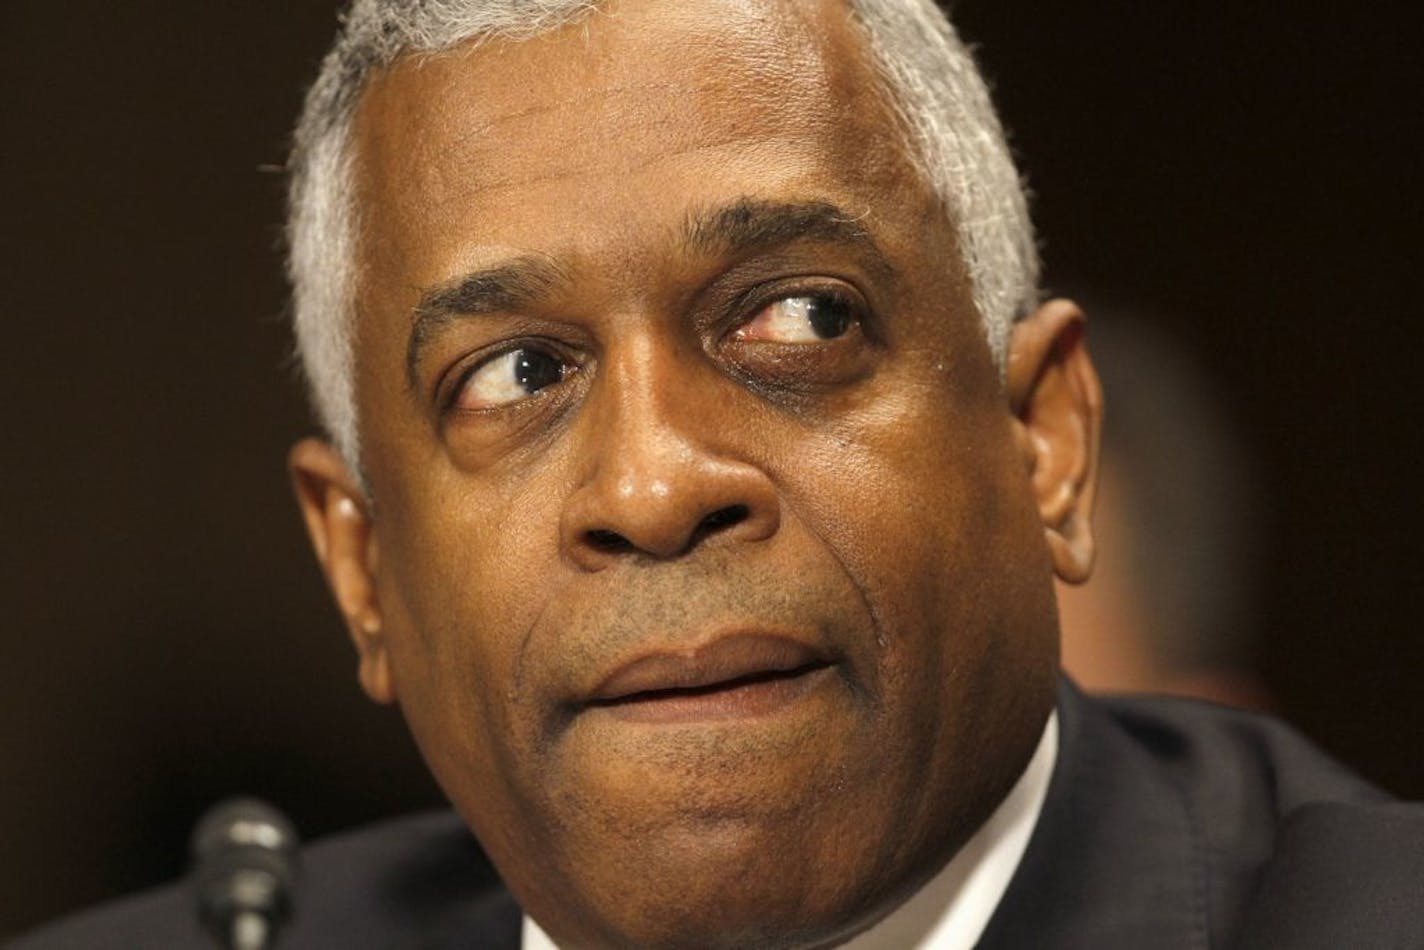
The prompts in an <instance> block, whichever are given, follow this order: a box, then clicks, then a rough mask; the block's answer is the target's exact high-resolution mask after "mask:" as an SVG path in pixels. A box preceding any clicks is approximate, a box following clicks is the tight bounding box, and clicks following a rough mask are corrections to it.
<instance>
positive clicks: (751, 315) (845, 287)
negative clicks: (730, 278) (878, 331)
mask: <svg viewBox="0 0 1424 950" xmlns="http://www.w3.org/2000/svg"><path fill="white" fill-rule="evenodd" d="M798 297H799V298H829V299H833V300H835V301H836V302H837V303H840V304H842V305H843V306H845V307H846V308H847V309H848V310H849V311H850V312H851V314H852V316H853V322H854V325H855V326H858V327H860V328H861V329H862V330H863V331H865V330H867V329H868V328H867V327H866V326H865V324H866V320H867V318H868V317H869V316H870V314H871V310H870V305H869V303H867V301H866V299H865V296H864V295H863V294H862V293H860V291H859V289H858V288H856V287H855V286H854V285H852V284H849V283H847V282H846V281H844V280H841V279H839V278H829V277H826V278H800V279H797V280H788V281H777V282H775V283H773V284H772V285H771V286H769V287H758V288H753V289H752V290H751V291H749V292H748V293H746V294H743V295H742V299H741V301H740V302H739V305H738V306H737V307H736V312H737V313H738V314H739V316H738V317H737V318H736V323H735V324H734V325H733V326H732V327H731V330H730V332H729V334H728V336H729V337H730V338H732V339H743V340H744V339H745V338H743V337H740V336H739V334H740V333H741V331H742V330H743V329H744V328H745V327H747V326H748V325H749V324H750V323H751V322H752V321H753V320H755V319H756V318H757V317H758V316H760V315H761V314H762V313H763V312H764V311H765V310H766V309H767V308H768V307H771V306H774V305H776V304H778V303H781V302H783V301H787V300H795V299H797V298H798ZM832 339H839V338H838V337H836V338H832ZM747 342H765V343H769V344H770V343H775V342H776V341H773V340H766V341H755V340H748V341H747ZM825 342H828V343H829V342H831V340H827V341H825ZM788 345H806V344H788Z"/></svg>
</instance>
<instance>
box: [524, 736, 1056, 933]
mask: <svg viewBox="0 0 1424 950" xmlns="http://www.w3.org/2000/svg"><path fill="white" fill-rule="evenodd" d="M1057 758H1058V713H1056V712H1055V713H1053V714H1052V715H1051V716H1049V717H1048V722H1047V724H1046V725H1044V727H1043V735H1042V737H1041V738H1040V739H1039V740H1038V748H1037V749H1036V750H1034V753H1033V757H1032V758H1031V759H1029V761H1028V765H1027V766H1026V767H1025V768H1024V771H1023V774H1022V775H1020V776H1019V780H1018V782H1016V783H1015V784H1014V787H1013V789H1012V790H1010V792H1009V794H1008V795H1006V796H1005V797H1004V800H1003V801H1002V802H1000V803H999V807H998V808H996V809H994V813H993V814H992V815H990V816H989V820H988V821H986V822H984V824H983V825H981V826H980V828H979V830H978V831H976V832H974V835H973V837H971V838H970V839H969V840H968V841H967V842H966V843H965V845H964V847H962V848H960V849H959V852H958V853H957V854H956V855H955V856H954V857H953V858H952V859H951V860H950V862H949V863H948V864H946V865H945V866H944V869H943V870H942V871H940V872H939V873H938V874H936V875H935V876H934V877H933V878H931V879H930V881H929V883H928V884H926V885H925V886H924V887H922V888H920V889H919V890H918V891H917V892H915V894H914V896H913V897H911V898H910V899H909V900H907V901H905V903H903V904H901V905H900V906H899V907H897V908H896V909H895V910H894V911H892V912H891V914H890V915H889V916H888V917H886V918H885V919H884V920H882V921H880V923H878V924H876V925H875V926H873V927H871V928H870V929H869V930H867V931H865V932H864V933H862V934H860V935H859V936H857V937H854V938H852V939H851V941H850V942H849V943H846V944H844V945H843V946H842V950H970V948H972V947H973V946H974V943H975V941H977V940H978V939H979V937H980V935H982V934H983V933H984V928H985V927H986V926H988V923H989V918H990V917H992V916H993V915H994V909H995V908H996V907H998V906H999V901H1001V900H1002V899H1003V897H1004V892H1005V891H1006V890H1008V887H1009V881H1010V880H1011V879H1012V878H1013V876H1014V872H1015V871H1016V870H1018V866H1019V861H1020V860H1022V859H1023V853H1024V849H1025V848H1026V847H1028V839H1029V836H1030V835H1031V834H1033V828H1034V825H1036V824H1037V823H1038V816H1039V813H1040V812H1041V811H1043V800H1044V798H1045V797H1046V796H1047V795H1048V780H1049V779H1050V778H1051V777H1052V775H1053V763H1054V761H1055V760H1056V759H1057ZM523 948H524V950H559V948H558V947H557V946H556V945H555V943H554V942H553V941H552V940H550V939H549V937H548V935H546V934H545V933H544V931H543V930H541V929H539V925H538V924H536V923H534V921H533V920H532V919H530V918H529V917H527V916H526V917H525V918H524V933H523Z"/></svg>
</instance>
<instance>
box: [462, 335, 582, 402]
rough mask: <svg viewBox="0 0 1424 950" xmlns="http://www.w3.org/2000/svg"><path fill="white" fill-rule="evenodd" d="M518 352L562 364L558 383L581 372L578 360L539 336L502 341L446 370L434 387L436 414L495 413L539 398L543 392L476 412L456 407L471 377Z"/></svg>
mask: <svg viewBox="0 0 1424 950" xmlns="http://www.w3.org/2000/svg"><path fill="white" fill-rule="evenodd" d="M521 350H533V351H536V352H540V353H544V354H545V355H547V356H551V357H553V358H554V359H557V360H558V361H559V362H560V363H562V364H564V367H565V370H564V372H563V375H562V377H561V379H560V380H559V382H560V383H562V382H564V381H566V380H567V379H568V378H569V377H570V376H572V375H574V374H575V373H577V372H578V371H579V370H580V369H582V368H583V367H582V365H581V363H580V362H579V360H578V359H577V358H575V357H574V356H573V355H571V354H570V353H569V351H568V348H567V347H565V346H562V345H560V344H558V343H556V342H554V341H552V340H549V339H546V338H542V337H534V338H530V337H522V338H519V339H513V340H504V341H501V342H500V343H498V344H495V345H493V346H492V347H490V348H487V349H484V350H480V351H476V352H475V353H471V354H468V355H467V356H466V358H465V359H463V360H460V361H458V362H456V363H455V364H453V365H452V366H451V367H450V368H449V369H448V370H446V372H445V373H444V374H442V376H441V377H440V378H439V380H438V381H437V382H436V387H435V404H436V408H437V411H438V412H439V413H440V414H441V415H445V414H448V413H452V412H490V411H496V410H500V409H507V408H509V407H511V406H517V405H521V404H523V403H527V402H529V401H530V400H531V399H533V398H534V397H535V396H538V395H539V394H540V393H542V392H544V391H545V390H542V389H541V390H540V391H539V392H538V393H531V394H530V395H529V396H528V397H527V398H524V399H516V400H513V401H511V402H508V403H501V404H498V405H494V406H485V407H481V408H478V409H464V410H462V409H461V408H460V407H459V405H458V403H459V401H460V395H461V393H463V392H464V391H465V387H466V386H467V385H468V384H469V382H470V380H471V378H473V377H474V375H475V374H476V373H478V372H479V371H480V370H482V369H485V368H486V367H488V366H489V365H491V364H492V363H495V362H497V361H499V360H501V359H504V358H505V357H507V356H509V355H510V354H512V353H517V352H519V351H521ZM555 385H557V384H555Z"/></svg>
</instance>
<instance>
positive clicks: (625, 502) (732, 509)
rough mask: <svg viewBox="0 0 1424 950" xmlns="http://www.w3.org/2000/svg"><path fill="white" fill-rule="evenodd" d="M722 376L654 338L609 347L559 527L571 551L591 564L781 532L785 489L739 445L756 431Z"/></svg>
mask: <svg viewBox="0 0 1424 950" xmlns="http://www.w3.org/2000/svg"><path fill="white" fill-rule="evenodd" d="M720 378H721V377H720V376H716V375H715V374H713V373H711V372H709V371H708V370H706V369H705V368H693V367H691V366H690V361H689V360H688V359H687V358H686V357H683V358H679V356H678V355H677V354H676V353H673V352H659V351H658V350H657V349H656V348H655V347H654V346H653V345H651V344H650V345H644V346H636V347H629V348H628V351H627V352H625V353H623V354H621V355H615V354H608V358H607V359H606V360H605V362H604V366H603V371H602V372H601V373H600V378H599V379H598V380H597V381H596V382H595V384H594V391H592V392H590V394H589V397H588V398H589V400H590V404H589V405H588V406H586V412H585V414H584V415H585V418H584V420H583V425H581V427H580V428H581V430H582V432H581V434H580V438H581V439H582V440H583V446H582V448H583V451H584V454H585V459H586V461H585V474H584V477H583V480H582V481H581V483H579V485H578V487H577V488H575V490H574V491H573V493H572V494H571V495H570V496H569V499H568V501H567V502H566V504H565V506H564V511H563V514H562V523H561V525H560V534H561V542H562V544H563V547H564V550H565V551H566V552H567V553H568V554H569V556H570V557H571V558H572V560H573V561H574V562H575V563H576V564H578V565H579V566H580V567H581V568H583V569H584V570H588V571H597V570H601V569H603V568H605V567H609V566H611V565H613V564H615V563H617V562H619V561H620V560H625V559H628V558H630V557H639V556H641V557H645V558H655V559H660V560H667V559H673V558H677V557H681V556H683V555H686V554H688V553H690V552H692V551H693V550H694V549H696V548H697V547H699V546H700V545H702V544H706V543H714V542H715V543H754V542H757V541H764V540H767V539H768V538H771V537H772V536H773V535H775V534H776V532H777V530H778V528H779V527H780V523H781V512H780V502H779V500H778V497H777V493H776V490H775V487H774V485H773V484H772V482H771V480H770V478H769V477H768V476H767V474H766V473H765V472H764V471H763V470H762V469H761V468H760V467H759V466H758V465H757V464H755V463H754V462H752V461H750V460H748V459H746V458H745V457H743V454H742V453H740V452H739V451H738V450H737V446H738V444H739V443H740V442H743V441H744V440H743V439H741V438H739V437H738V435H739V433H741V434H742V435H745V434H747V429H746V427H745V426H742V425H739V421H740V420H738V419H737V418H735V417H733V416H732V415H731V414H732V412H733V410H732V409H731V408H730V406H731V403H729V401H728V400H727V399H726V398H724V394H723V393H721V392H720V387H719V386H718V385H717V384H716V381H715V380H717V379H720Z"/></svg>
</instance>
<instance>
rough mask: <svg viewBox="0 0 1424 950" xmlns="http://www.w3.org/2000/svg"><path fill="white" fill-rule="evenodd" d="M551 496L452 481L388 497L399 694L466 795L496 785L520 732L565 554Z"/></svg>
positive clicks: (387, 584) (417, 729) (444, 778)
mask: <svg viewBox="0 0 1424 950" xmlns="http://www.w3.org/2000/svg"><path fill="white" fill-rule="evenodd" d="M551 495H552V493H551V492H547V491H536V490H533V489H530V490H526V491H513V492H509V493H505V494H501V495H500V497H499V498H498V500H495V499H494V498H493V497H492V493H490V492H486V491H481V490H479V486H476V487H474V488H472V487H471V486H469V485H468V484H465V485H459V484H454V483H453V481H452V483H451V484H448V485H447V484H441V485H436V486H435V487H433V488H431V489H429V490H428V491H426V492H423V493H422V495H421V497H418V498H415V497H397V498H389V497H386V498H384V499H383V500H384V501H386V502H388V503H387V504H384V505H383V507H382V512H381V518H382V524H381V536H380V545H381V548H380V549H381V565H380V572H379V573H380V582H381V606H382V609H383V612H384V614H385V623H386V637H387V642H388V645H389V650H390V654H391V665H392V673H393V677H394V680H395V685H396V690H397V695H398V696H399V698H400V702H401V706H402V709H403V712H404V715H405V717H406V719H407V720H408V722H409V724H410V728H411V731H412V733H413V734H414V736H415V738H416V741H417V742H418V743H419V745H420V746H421V749H422V752H423V753H424V754H425V756H426V759H427V761H428V762H429V764H430V767H431V769H432V771H433V772H435V774H436V777H437V778H438V779H439V780H440V782H441V784H442V785H444V786H445V787H446V789H447V792H449V793H450V794H451V797H452V798H454V799H455V800H457V801H459V800H461V799H468V798H469V795H468V793H467V792H466V793H465V794H460V793H458V792H457V789H467V788H468V786H470V785H472V784H479V785H481V786H483V785H484V784H486V783H489V782H492V781H494V779H493V776H495V775H497V774H500V769H499V767H498V766H499V763H500V762H502V761H504V760H506V759H507V758H508V757H509V749H508V748H507V747H508V746H509V745H510V744H511V743H513V742H515V741H517V737H518V736H519V735H520V734H522V730H521V729H520V728H518V723H516V722H515V721H514V720H515V719H516V718H517V716H518V709H519V708H520V707H519V704H518V702H517V700H518V697H519V696H520V695H521V686H520V684H521V678H522V675H523V664H522V661H523V658H524V656H525V647H526V644H527V641H528V637H529V631H530V630H531V629H532V628H533V627H534V626H535V624H536V623H537V621H538V618H539V616H540V614H541V613H542V612H543V610H545V609H546V606H547V604H548V599H549V590H548V587H549V585H548V584H547V583H546V581H547V575H548V566H549V565H550V564H552V563H555V562H556V561H557V533H556V531H555V530H553V529H551V528H550V525H551V524H552V525H557V519H556V518H555V517H554V516H553V515H552V514H551V513H549V512H545V511H541V510H540V505H542V504H545V502H544V501H543V499H545V498H547V497H550V496H551ZM378 497H379V496H378ZM422 499H428V501H425V502H422ZM479 791H481V792H484V793H493V791H494V790H493V789H489V788H480V789H479Z"/></svg>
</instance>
